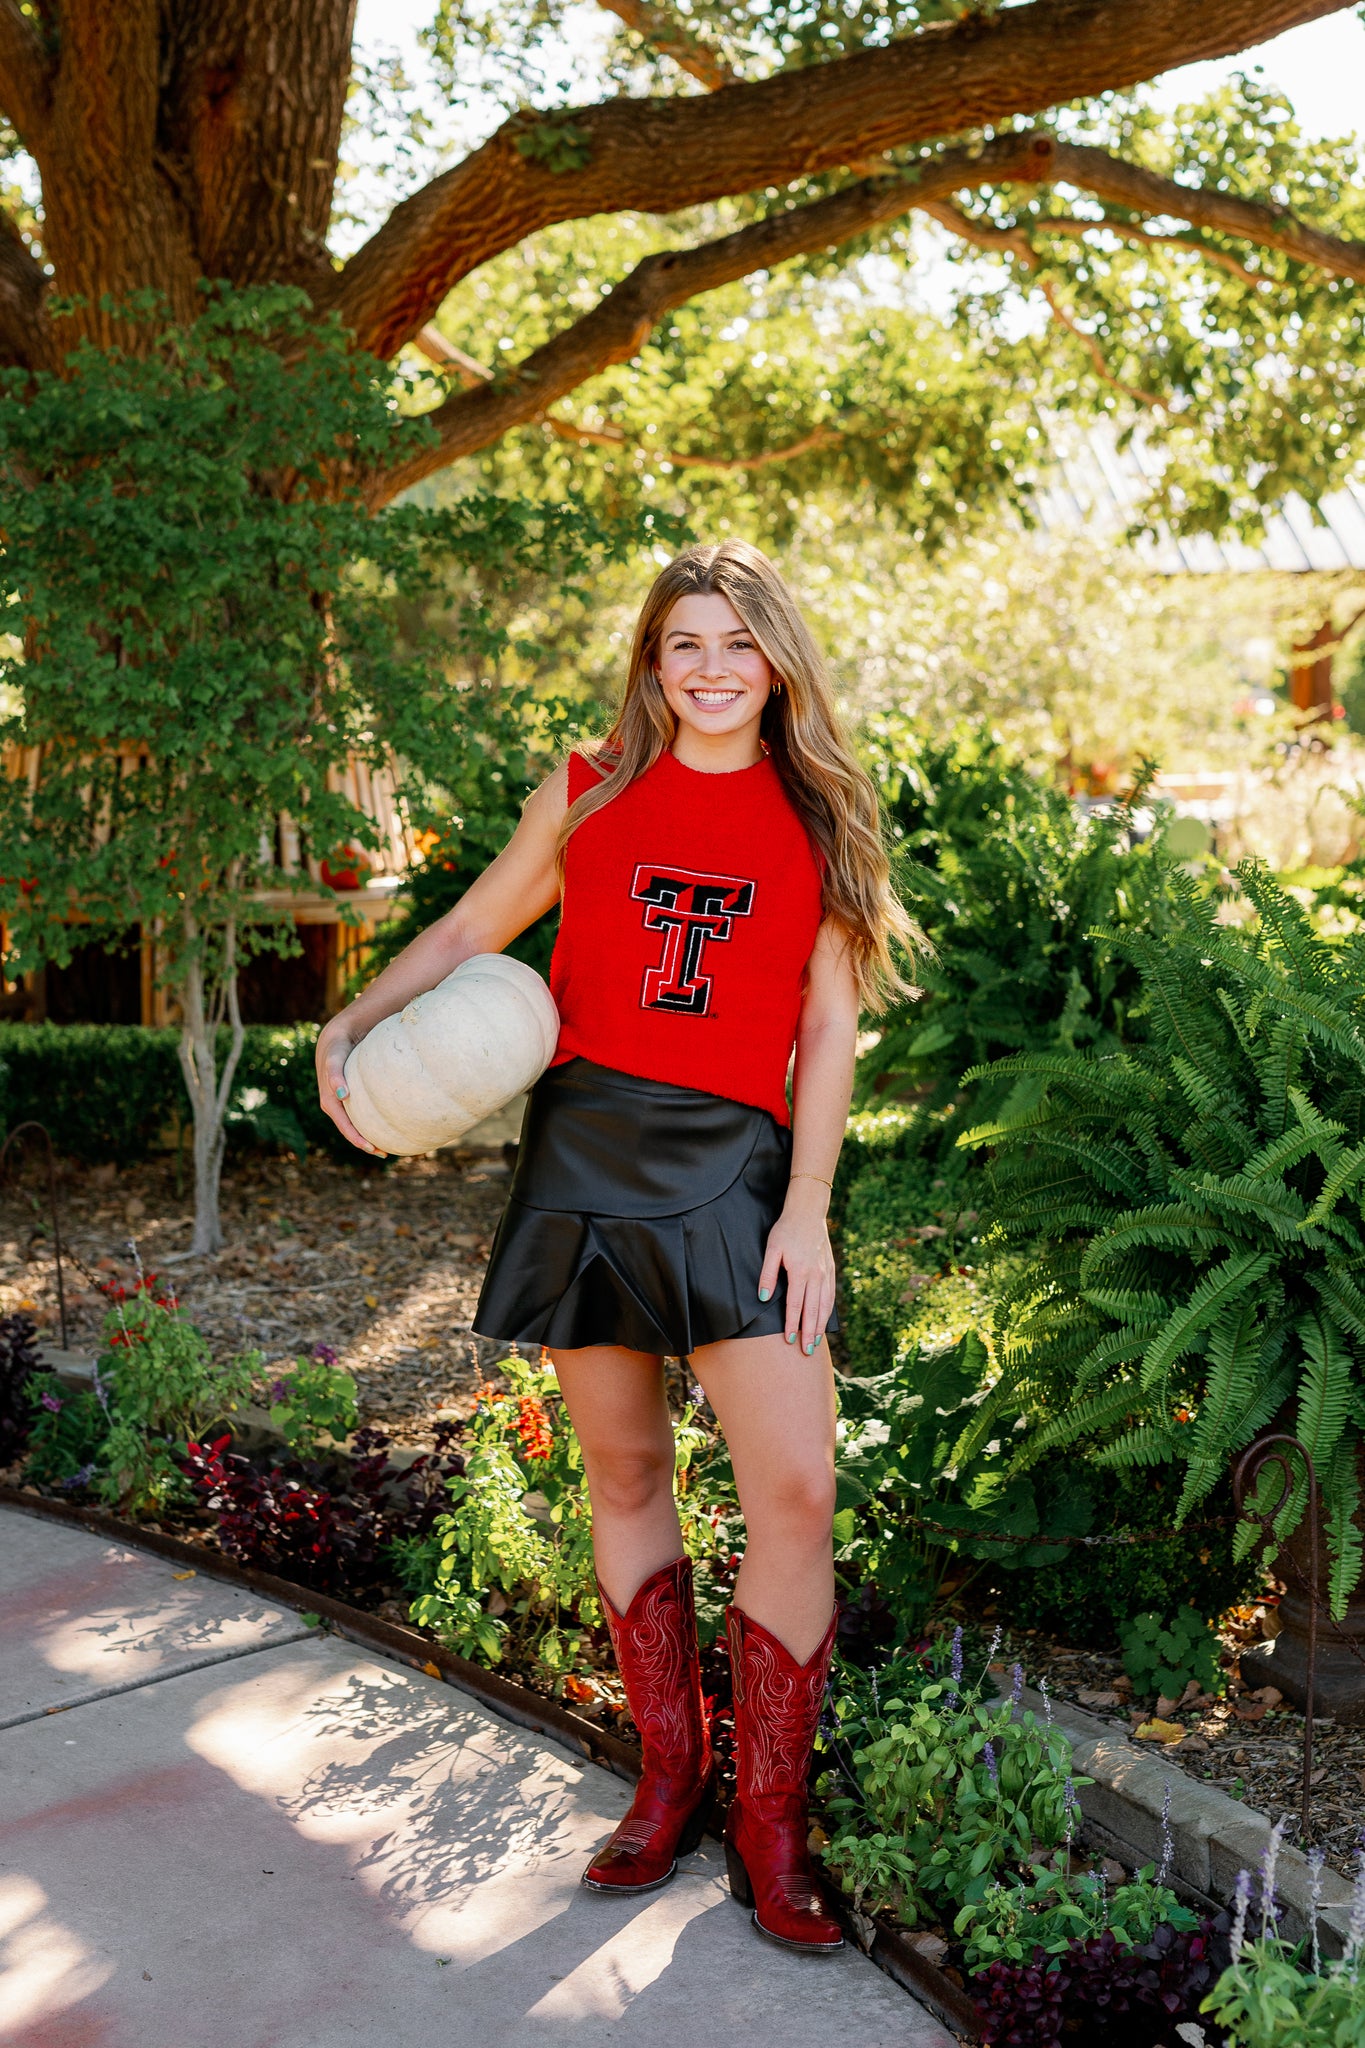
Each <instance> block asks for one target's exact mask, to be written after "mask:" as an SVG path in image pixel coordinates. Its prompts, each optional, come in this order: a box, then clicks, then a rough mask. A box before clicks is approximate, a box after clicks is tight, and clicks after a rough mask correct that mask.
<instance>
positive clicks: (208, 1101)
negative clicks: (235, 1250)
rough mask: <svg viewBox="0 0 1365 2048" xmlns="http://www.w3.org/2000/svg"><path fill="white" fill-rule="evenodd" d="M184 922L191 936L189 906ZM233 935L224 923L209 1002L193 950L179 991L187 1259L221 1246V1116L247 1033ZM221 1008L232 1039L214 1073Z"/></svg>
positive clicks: (223, 1140) (231, 927)
mask: <svg viewBox="0 0 1365 2048" xmlns="http://www.w3.org/2000/svg"><path fill="white" fill-rule="evenodd" d="M185 923H186V929H187V935H188V936H191V937H192V936H193V929H194V926H193V917H192V914H191V913H190V912H189V911H187V912H186V916H185ZM236 937H237V934H236V927H235V925H229V926H228V927H227V931H226V935H225V957H224V962H223V977H222V981H221V983H220V985H219V987H218V988H217V989H216V990H215V991H214V999H213V1001H212V1002H211V1003H206V1002H205V987H204V968H203V962H202V959H201V958H200V957H199V955H198V954H197V953H192V954H191V959H190V966H189V970H188V973H187V974H186V977H185V982H184V989H183V995H182V1001H183V1004H184V1010H183V1015H182V1022H181V1027H180V1045H179V1053H180V1070H181V1072H182V1074H183V1075H184V1077H185V1087H186V1090H187V1092H188V1094H189V1098H190V1105H191V1108H192V1110H193V1113H194V1236H193V1238H192V1239H191V1241H190V1248H189V1254H188V1256H189V1257H190V1258H195V1257H204V1256H207V1255H208V1254H211V1253H213V1252H217V1251H221V1250H222V1248H223V1225H222V1219H221V1216H220V1214H219V1205H218V1190H219V1183H220V1181H221V1179H222V1173H223V1153H224V1150H225V1148H226V1144H227V1129H226V1125H225V1123H224V1118H225V1117H226V1114H227V1106H228V1102H229V1101H230V1099H231V1096H232V1083H233V1080H234V1078H235V1077H236V1073H237V1064H238V1061H239V1060H240V1059H241V1056H242V1045H243V1043H244V1041H245V1038H246V1029H245V1026H244V1025H243V1023H242V1011H241V1005H240V1003H239V1001H238V994H237V949H236ZM223 1007H226V1011H227V1019H228V1023H229V1024H230V1026H231V1028H232V1042H231V1044H230V1045H229V1047H228V1055H227V1058H226V1060H225V1061H224V1062H223V1071H222V1073H221V1074H219V1073H218V1072H217V1071H216V1065H217V1045H216V1040H217V1037H218V1024H219V1021H220V1016H219V1013H220V1009H221V1008H223Z"/></svg>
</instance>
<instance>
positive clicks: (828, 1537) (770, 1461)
mask: <svg viewBox="0 0 1365 2048" xmlns="http://www.w3.org/2000/svg"><path fill="white" fill-rule="evenodd" d="M692 1370H693V1371H694V1372H695V1373H696V1376H697V1378H698V1380H699V1381H700V1382H701V1385H702V1386H703V1388H704V1389H705V1391H706V1398H707V1400H708V1401H709V1402H710V1403H711V1406H712V1408H713V1409H714V1410H715V1413H716V1419H717V1420H718V1422H719V1423H720V1426H721V1428H722V1429H723V1430H724V1432H725V1440H726V1442H727V1444H728V1445H729V1447H730V1457H731V1460H732V1461H733V1464H734V1468H735V1481H736V1484H737V1486H738V1488H739V1504H740V1508H741V1509H742V1511H743V1514H744V1523H745V1528H746V1530H747V1532H748V1541H747V1543H746V1545H745V1551H744V1562H743V1564H742V1565H741V1566H740V1571H739V1578H738V1580H737V1581H736V1584H735V1600H736V1603H737V1605H738V1606H739V1607H741V1608H742V1609H743V1611H744V1612H745V1614H747V1615H749V1616H751V1617H752V1619H753V1620H754V1621H757V1622H761V1623H762V1625H763V1627H764V1628H766V1629H768V1630H769V1631H770V1633H771V1634H773V1635H775V1636H776V1637H777V1639H778V1641H779V1642H780V1643H781V1644H782V1645H783V1647H784V1648H785V1649H787V1650H788V1651H789V1652H790V1653H791V1655H792V1656H793V1657H794V1658H795V1659H796V1661H797V1662H798V1664H804V1663H806V1661H807V1660H808V1659H809V1658H810V1656H811V1654H812V1653H813V1651H814V1650H815V1649H816V1648H817V1647H818V1645H819V1643H820V1639H821V1637H822V1636H823V1635H824V1633H825V1630H826V1629H827V1628H828V1626H829V1617H830V1614H831V1613H832V1611H833V1608H834V1549H833V1537H832V1531H831V1525H832V1523H833V1520H834V1374H833V1372H832V1370H831V1367H830V1362H829V1346H828V1345H827V1344H821V1345H819V1346H818V1347H817V1349H816V1352H815V1354H814V1356H813V1357H811V1358H807V1357H806V1356H805V1354H804V1353H803V1352H801V1351H799V1350H797V1349H796V1348H795V1347H794V1346H792V1345H789V1344H788V1343H787V1342H786V1340H785V1339H784V1338H783V1337H780V1336H774V1337H732V1338H730V1339H728V1340H727V1341H726V1342H725V1343H723V1344H708V1345H706V1346H705V1347H704V1348H703V1349H702V1350H700V1351H694V1352H693V1354H692Z"/></svg>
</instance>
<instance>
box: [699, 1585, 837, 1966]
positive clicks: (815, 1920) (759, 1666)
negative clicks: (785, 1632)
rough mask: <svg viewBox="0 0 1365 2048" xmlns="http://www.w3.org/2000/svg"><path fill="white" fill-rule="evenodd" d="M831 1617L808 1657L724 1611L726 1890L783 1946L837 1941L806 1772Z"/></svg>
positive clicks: (830, 1947) (830, 1946) (826, 1945)
mask: <svg viewBox="0 0 1365 2048" xmlns="http://www.w3.org/2000/svg"><path fill="white" fill-rule="evenodd" d="M834 1627H835V1624H834V1619H833V1618H831V1620H830V1624H829V1627H828V1628H827V1629H826V1631H825V1636H824V1640H823V1642H822V1643H821V1644H820V1647H819V1648H818V1649H817V1650H816V1652H815V1654H814V1656H813V1657H812V1658H811V1659H810V1662H809V1663H807V1664H798V1663H797V1662H796V1660H795V1658H794V1657H792V1656H790V1655H789V1654H788V1652H787V1651H786V1650H784V1649H783V1647H782V1645H781V1643H779V1642H778V1640H777V1637H776V1636H774V1635H770V1634H769V1633H768V1631H767V1629H766V1628H763V1627H761V1626H760V1624H759V1623H758V1622H756V1621H754V1620H753V1619H752V1618H751V1617H750V1616H749V1615H747V1614H744V1613H742V1612H741V1610H740V1609H739V1608H738V1607H732V1608H731V1609H730V1612H729V1630H730V1669H731V1673H732V1675H733V1679H734V1689H735V1765H736V1774H737V1784H736V1790H735V1797H734V1799H733V1800H732V1802H731V1805H730V1811H729V1814H728V1815H727V1817H726V1822H725V1864H726V1869H727V1870H728V1872H729V1876H730V1890H731V1891H732V1892H733V1894H734V1896H735V1897H736V1898H737V1899H738V1900H739V1903H740V1904H741V1906H752V1907H753V1909H754V1913H753V1919H754V1926H755V1927H756V1928H757V1929H758V1931H759V1933H760V1934H766V1935H767V1936H768V1938H769V1939H770V1940H771V1941H780V1942H781V1943H782V1944H783V1946H784V1947H785V1948H798V1949H804V1950H807V1951H809V1952H810V1953H811V1954H813V1955H829V1954H831V1953H832V1952H833V1951H834V1950H835V1949H839V1948H842V1947H843V1945H844V1937H843V1935H842V1933H841V1932H840V1929H839V1923H838V1921H837V1920H834V1919H832V1918H831V1917H830V1915H829V1914H828V1913H827V1912H826V1910H825V1907H824V1904H823V1902H822V1900H821V1897H820V1890H819V1887H818V1885H817V1883H816V1879H815V1873H814V1871H813V1870H812V1868H811V1861H810V1855H809V1852H808V1851H807V1848H806V1834H807V1830H808V1827H809V1822H808V1820H807V1815H806V1779H807V1776H808V1774H809V1772H810V1758H811V1749H812V1747H813V1745H814V1742H815V1724H816V1722H817V1721H818V1720H819V1718H820V1705H821V1702H822V1700H823V1699H824V1696H825V1679H826V1677H827V1675H828V1672H829V1660H830V1657H831V1656H832V1655H833V1651H834Z"/></svg>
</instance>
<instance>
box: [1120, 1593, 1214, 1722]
mask: <svg viewBox="0 0 1365 2048" xmlns="http://www.w3.org/2000/svg"><path fill="white" fill-rule="evenodd" d="M1123 1668H1124V1670H1125V1671H1126V1672H1127V1673H1128V1676H1129V1677H1130V1678H1131V1679H1132V1681H1133V1687H1134V1690H1135V1692H1136V1693H1137V1696H1138V1698H1139V1699H1151V1698H1152V1696H1153V1694H1156V1695H1158V1696H1164V1697H1165V1698H1166V1699H1168V1700H1178V1699H1179V1698H1180V1695H1181V1694H1182V1693H1183V1692H1184V1690H1185V1687H1186V1686H1187V1685H1188V1684H1189V1683H1190V1681H1191V1679H1193V1681H1194V1682H1195V1684H1196V1685H1198V1687H1199V1689H1200V1691H1201V1692H1217V1691H1219V1690H1221V1686H1222V1670H1221V1667H1220V1665H1219V1661H1218V1638H1217V1636H1216V1635H1215V1634H1214V1632H1213V1630H1212V1629H1211V1628H1210V1627H1209V1624H1208V1623H1207V1621H1205V1620H1204V1618H1203V1616H1202V1615H1200V1614H1196V1612H1195V1610H1194V1609H1193V1608H1192V1607H1180V1608H1177V1609H1176V1612H1175V1613H1174V1614H1173V1615H1171V1616H1170V1617H1169V1618H1168V1619H1166V1620H1164V1621H1163V1619H1162V1617H1161V1615H1160V1614H1135V1615H1134V1616H1133V1619H1132V1621H1131V1623H1130V1624H1129V1626H1128V1627H1127V1628H1126V1629H1125V1630H1124V1635H1123Z"/></svg>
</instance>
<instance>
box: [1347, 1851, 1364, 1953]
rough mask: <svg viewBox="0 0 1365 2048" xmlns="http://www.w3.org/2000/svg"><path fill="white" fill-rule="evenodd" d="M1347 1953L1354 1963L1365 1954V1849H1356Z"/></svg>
mask: <svg viewBox="0 0 1365 2048" xmlns="http://www.w3.org/2000/svg"><path fill="white" fill-rule="evenodd" d="M1346 1953H1347V1955H1348V1956H1349V1958H1350V1960H1351V1961H1352V1962H1353V1963H1358V1962H1359V1961H1360V1959H1361V1957H1362V1956H1365V1849H1357V1850H1356V1877H1355V1885H1354V1888H1353V1890H1352V1892H1351V1920H1350V1925H1349V1927H1348V1928H1347V1931H1346Z"/></svg>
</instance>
